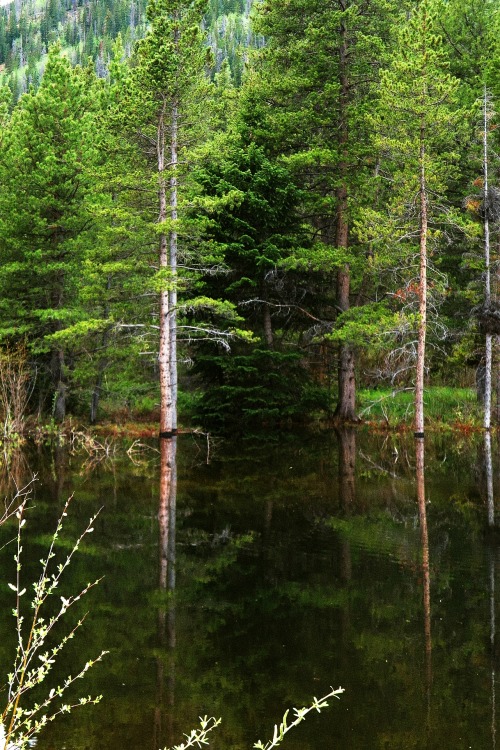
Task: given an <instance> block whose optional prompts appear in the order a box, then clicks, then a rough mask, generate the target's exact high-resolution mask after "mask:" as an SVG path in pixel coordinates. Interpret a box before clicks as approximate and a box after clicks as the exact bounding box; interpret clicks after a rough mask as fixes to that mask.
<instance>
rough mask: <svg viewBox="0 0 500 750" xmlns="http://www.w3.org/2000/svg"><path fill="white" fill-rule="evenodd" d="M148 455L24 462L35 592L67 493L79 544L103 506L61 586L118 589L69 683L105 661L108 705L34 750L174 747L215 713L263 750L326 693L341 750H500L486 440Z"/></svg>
mask: <svg viewBox="0 0 500 750" xmlns="http://www.w3.org/2000/svg"><path fill="white" fill-rule="evenodd" d="M157 445H158V444H157V443H154V444H153V443H151V445H150V446H149V447H147V448H146V447H144V449H143V451H142V453H139V452H137V453H135V454H134V460H130V454H129V453H128V452H127V451H128V447H129V446H127V445H125V446H124V448H120V450H118V449H117V450H116V453H115V454H114V458H113V460H112V461H110V462H105V461H102V462H99V463H97V462H93V463H92V467H91V468H89V463H88V460H87V458H86V455H85V454H83V453H82V455H81V456H80V455H79V454H76V453H71V451H69V450H64V449H60V450H53V449H51V448H50V447H43V448H39V447H37V446H29V445H28V446H26V452H25V455H24V456H23V454H22V453H20V454H19V455H17V456H16V457H15V459H14V458H13V460H12V464H11V466H12V470H13V475H15V477H16V481H18V482H19V483H23V482H24V481H25V480H26V479H27V478H28V479H29V478H30V476H31V470H30V467H31V469H32V470H33V471H36V472H37V473H38V475H39V481H38V482H37V483H36V485H35V489H34V496H33V508H32V510H31V511H30V519H29V520H30V523H28V524H27V538H26V549H27V550H28V549H29V548H30V547H31V548H32V549H33V550H34V554H33V560H32V561H31V562H29V565H28V561H27V567H26V579H27V581H29V580H32V577H33V575H34V573H35V572H36V569H37V565H38V560H39V559H40V555H41V553H42V550H43V549H44V546H45V544H46V541H45V540H46V534H47V533H48V532H50V531H51V529H52V527H53V522H54V518H55V517H56V515H57V511H58V507H59V506H60V504H61V502H63V500H64V499H65V498H66V497H67V496H68V495H69V494H71V493H72V492H74V494H75V502H74V504H73V513H72V514H71V517H70V518H69V519H68V527H67V532H68V535H69V536H73V535H74V534H75V533H77V530H78V528H80V526H81V524H82V523H85V522H86V519H87V518H88V517H89V515H91V514H92V513H93V512H94V511H95V510H96V508H98V507H101V506H102V505H104V506H105V508H104V511H103V513H102V514H101V516H100V517H99V521H98V523H97V528H96V530H95V534H94V535H93V538H92V540H91V544H90V545H89V547H88V548H87V547H85V548H84V549H82V550H81V554H80V555H79V556H78V558H77V560H76V561H75V566H74V568H73V570H72V571H71V573H72V575H74V579H73V578H70V579H68V581H67V586H68V590H72V589H76V587H77V586H78V585H79V584H78V580H79V579H80V578H83V580H86V578H87V576H88V570H89V569H91V570H92V571H96V572H99V573H101V572H102V573H104V574H105V578H104V580H103V583H102V584H101V586H99V587H97V589H96V590H95V592H94V594H93V599H92V611H91V616H89V617H88V618H87V621H86V628H85V632H83V631H82V635H81V639H80V642H79V644H78V646H77V651H76V652H71V653H72V656H71V658H70V652H69V651H68V657H67V660H66V664H65V665H64V664H62V665H61V670H64V668H66V670H67V669H68V663H69V665H70V666H71V660H72V658H73V657H75V658H76V659H78V658H80V655H81V653H85V654H87V653H89V654H92V652H93V650H94V649H95V647H96V644H97V645H98V646H102V647H103V648H110V647H111V648H112V649H113V661H112V662H111V660H109V662H107V663H106V664H104V665H103V666H102V668H99V669H96V670H95V672H94V671H92V674H90V676H89V682H90V684H89V687H88V690H89V693H90V692H92V693H103V694H104V696H105V699H104V701H103V704H102V708H101V707H95V709H93V710H92V711H88V712H87V713H84V712H83V711H82V712H81V713H80V714H78V715H77V714H75V715H74V716H73V715H72V717H71V721H70V722H60V723H59V724H56V723H55V722H54V725H53V727H51V728H50V729H48V730H47V732H46V734H44V735H43V736H41V738H40V747H41V748H42V750H45V748H47V749H48V748H50V747H54V746H58V745H62V744H66V746H68V747H69V746H71V747H73V748H74V750H84V748H85V747H88V746H89V745H88V743H87V739H86V738H87V735H88V732H89V731H90V729H89V728H91V730H92V731H95V733H96V737H95V740H93V742H94V746H103V747H104V746H105V747H106V748H108V750H112V749H113V748H119V747H121V746H122V745H123V743H124V742H129V741H130V742H132V741H133V744H134V746H135V747H137V748H143V750H145V749H146V748H148V749H149V750H158V748H161V747H171V746H172V745H174V744H175V743H176V742H178V741H179V738H180V737H182V733H183V732H184V731H186V729H187V730H189V729H190V728H191V727H192V726H194V725H195V724H196V723H197V717H198V716H199V715H200V712H201V713H203V714H204V713H209V712H210V713H213V714H214V715H217V716H219V715H220V716H222V717H223V724H222V725H221V728H220V730H219V731H218V734H217V743H218V744H219V742H220V743H221V745H220V746H221V747H236V746H238V747H243V746H245V747H251V745H252V742H254V741H255V739H256V738H257V737H258V736H260V735H261V734H263V733H264V732H265V730H266V727H268V726H269V725H270V724H272V723H274V722H276V720H277V719H278V718H279V717H280V712H282V711H284V710H285V709H286V708H287V707H288V706H289V705H293V704H296V705H297V704H302V703H304V704H305V703H306V702H307V700H308V698H309V696H310V694H314V693H315V691H316V690H319V688H320V687H322V686H323V685H327V686H328V685H329V684H330V683H332V682H336V683H338V684H342V687H345V688H346V693H345V695H344V696H342V700H341V701H339V702H338V707H335V709H334V710H335V731H336V732H337V734H336V736H335V746H337V745H338V746H340V747H347V746H354V747H359V748H360V749H361V748H364V747H379V746H380V747H382V746H383V747H387V748H389V747H391V748H392V747H394V748H396V747H398V748H400V747H410V746H411V747H415V748H416V750H417V749H418V750H422V749H423V748H432V747H437V746H438V745H439V746H440V747H442V748H443V749H445V750H447V749H448V748H451V747H462V746H466V745H465V744H464V743H467V744H468V745H471V744H472V746H476V747H481V748H489V747H492V748H495V743H496V713H495V711H496V707H495V701H496V695H495V692H496V683H495V681H496V660H497V658H498V657H497V654H496V653H495V650H496V649H497V648H498V647H497V644H496V632H495V631H496V622H495V616H496V606H497V605H496V601H495V586H496V565H497V558H498V536H497V534H496V532H495V531H493V532H492V533H489V527H490V526H491V522H493V525H494V522H495V512H494V511H495V507H494V497H493V489H494V487H496V479H497V477H496V473H495V472H496V471H497V470H498V468H497V467H498V456H497V455H496V454H497V448H496V445H497V444H496V441H495V438H494V437H492V438H491V439H490V440H487V439H484V437H483V435H482V434H481V435H476V436H472V437H469V436H467V437H465V438H463V439H462V438H459V437H457V436H456V435H454V436H453V437H452V439H449V438H448V437H447V436H441V435H435V434H432V433H431V434H429V436H426V440H425V451H424V446H423V443H422V441H417V442H415V441H414V439H413V436H411V435H400V434H395V433H379V434H376V435H372V434H367V433H366V432H364V431H363V430H359V429H355V428H354V429H349V428H348V429H345V430H342V431H339V432H338V433H336V434H335V435H333V434H332V435H324V434H322V435H318V436H312V437H311V438H310V439H309V438H308V440H307V441H305V440H304V438H303V435H301V436H297V438H294V437H293V436H288V437H287V436H280V440H279V442H278V441H277V442H276V443H271V442H270V443H268V444H266V445H263V444H258V443H256V442H253V443H252V444H249V443H246V444H236V443H235V444H234V445H228V444H225V445H224V446H223V448H222V449H219V450H218V451H217V450H213V451H212V455H211V461H210V463H207V462H206V451H205V450H204V449H205V447H206V443H205V441H204V442H203V443H202V442H201V441H199V442H198V443H196V442H195V439H194V438H193V437H192V436H184V435H182V436H181V437H179V438H177V439H175V440H164V441H162V444H161V446H159V448H160V449H159V450H157ZM216 447H217V446H216ZM490 451H491V455H490V457H489V455H488V454H489V452H490ZM488 467H490V469H489V468H488ZM493 480H495V481H493ZM5 481H6V483H7V484H8V481H9V480H8V476H7V474H6V475H5ZM58 498H59V499H58ZM176 511H177V517H176ZM7 532H8V529H7V528H4V535H6V534H7ZM0 542H1V540H0ZM33 545H34V547H33ZM1 562H2V564H3V565H4V570H7V569H8V567H7V566H8V565H11V564H12V560H11V553H10V551H9V549H8V548H6V549H5V550H4V552H3V557H2V558H1ZM5 589H6V590H4V591H2V590H0V605H1V607H2V611H3V612H4V613H5V616H4V623H5V624H4V626H3V627H4V631H5V632H8V628H9V627H10V617H11V615H10V616H9V612H10V610H9V607H10V606H11V602H10V598H9V597H10V594H9V591H8V589H7V587H5ZM431 615H432V617H431ZM431 626H432V628H431ZM7 645H8V644H7V642H5V643H3V642H2V643H0V660H2V663H3V664H4V665H5V667H4V672H5V670H6V669H7V668H8V666H9V651H8V649H7ZM57 679H59V677H57ZM457 696H460V699H458V698H457ZM388 706H390V707H391V710H390V711H389V710H387V707H388ZM408 706H411V711H408ZM281 715H282V714H281ZM111 717H112V720H110V718H111ZM429 730H430V731H429ZM304 732H305V735H304V737H306V738H307V739H305V741H304V742H302V738H298V739H297V745H294V744H293V742H292V747H293V746H301V747H308V748H310V749H311V750H313V749H314V750H326V749H327V748H329V747H331V746H332V737H331V723H330V722H329V720H328V717H327V716H326V715H325V718H324V717H323V716H321V717H320V718H319V720H318V722H317V723H316V724H314V725H313V724H312V722H311V724H310V728H309V726H308V725H307V722H305V729H304ZM477 737H479V741H478V742H475V741H474V738H477ZM99 738H102V742H101V740H100V739H99ZM127 738H129V739H127ZM301 742H302V744H301Z"/></svg>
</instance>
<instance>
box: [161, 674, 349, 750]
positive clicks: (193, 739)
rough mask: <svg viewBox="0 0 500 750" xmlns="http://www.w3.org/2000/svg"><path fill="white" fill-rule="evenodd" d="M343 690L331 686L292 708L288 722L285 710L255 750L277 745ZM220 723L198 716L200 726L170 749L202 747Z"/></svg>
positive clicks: (207, 742) (180, 749)
mask: <svg viewBox="0 0 500 750" xmlns="http://www.w3.org/2000/svg"><path fill="white" fill-rule="evenodd" d="M343 692H344V688H337V689H336V690H334V689H333V688H331V689H330V692H329V693H327V694H326V695H325V696H324V697H323V698H319V699H318V698H314V700H313V702H312V703H311V705H310V706H304V707H303V708H293V709H292V711H293V715H294V717H295V718H294V719H293V721H292V722H290V724H289V723H288V714H289V713H290V711H289V710H288V711H286V712H285V715H284V716H283V720H282V722H281V724H280V725H279V728H278V725H277V724H275V725H274V733H273V738H272V739H271V740H269V741H268V742H266V744H264V743H263V742H261V740H259V741H258V742H256V743H255V744H254V746H253V747H254V748H255V750H271V749H272V748H274V747H278V745H280V744H281V743H282V741H283V739H284V738H285V735H286V734H287V732H289V731H290V730H291V729H293V728H294V727H296V726H298V725H299V724H300V723H301V722H302V721H304V719H305V718H306V716H307V714H308V713H309V712H310V711H314V710H316V711H317V712H318V713H321V709H323V708H327V706H328V705H329V704H328V700H329V698H337V699H339V700H340V698H339V696H340V695H341V694H342V693H343ZM220 723H221V720H220V719H215V718H214V717H213V716H212V717H211V718H210V719H208V718H207V717H206V716H204V717H203V718H201V716H200V727H199V728H198V729H192V730H191V732H190V733H189V734H185V735H184V736H185V738H186V740H185V741H184V742H182V743H181V744H180V745H174V746H173V747H172V748H170V750H187V749H188V748H189V747H194V746H196V747H202V745H208V744H209V740H208V734H209V732H211V731H212V730H213V729H215V728H216V727H218V726H219V724H220ZM165 750H167V748H165Z"/></svg>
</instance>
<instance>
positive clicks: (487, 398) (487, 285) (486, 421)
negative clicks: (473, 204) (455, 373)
mask: <svg viewBox="0 0 500 750" xmlns="http://www.w3.org/2000/svg"><path fill="white" fill-rule="evenodd" d="M483 126H484V133H483V176H484V266H485V278H484V304H485V306H486V307H489V306H490V303H491V270H490V222H489V217H488V189H489V186H488V96H487V91H486V87H485V89H484V100H483ZM492 353H493V336H492V335H491V333H487V334H486V341H485V372H484V416H483V426H484V429H485V430H489V429H490V427H491V369H492Z"/></svg>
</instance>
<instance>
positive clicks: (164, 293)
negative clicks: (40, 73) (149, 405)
mask: <svg viewBox="0 0 500 750" xmlns="http://www.w3.org/2000/svg"><path fill="white" fill-rule="evenodd" d="M166 109H167V102H166V100H164V101H163V106H162V109H161V112H160V114H159V117H158V128H157V161H158V201H159V212H158V222H159V223H160V224H162V223H163V222H165V221H166V219H167V186H166V181H165V118H166ZM159 266H160V270H163V269H167V268H168V266H169V246H168V236H167V234H166V233H165V232H161V233H160V240H159ZM170 312H171V311H170V293H169V291H168V289H162V290H161V292H160V342H159V350H158V368H159V373H160V435H161V436H164V437H171V436H172V434H173V432H174V429H173V427H174V426H173V423H172V371H171V367H170V359H171V342H170V336H171V326H170V320H169V317H170Z"/></svg>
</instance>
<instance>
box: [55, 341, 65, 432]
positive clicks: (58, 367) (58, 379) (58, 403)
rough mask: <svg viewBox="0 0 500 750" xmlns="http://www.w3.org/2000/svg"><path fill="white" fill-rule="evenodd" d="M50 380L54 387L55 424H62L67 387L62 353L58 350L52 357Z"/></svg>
mask: <svg viewBox="0 0 500 750" xmlns="http://www.w3.org/2000/svg"><path fill="white" fill-rule="evenodd" d="M52 378H53V382H54V386H55V392H54V407H53V415H54V419H55V421H56V422H63V421H64V418H65V416H66V398H67V392H68V386H67V384H66V378H65V374H64V352H63V351H62V349H58V350H57V351H55V352H54V353H53V355H52Z"/></svg>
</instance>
